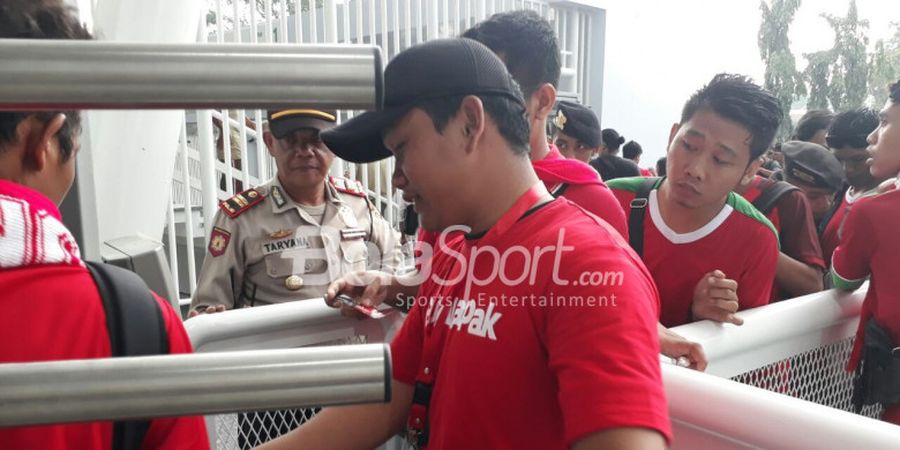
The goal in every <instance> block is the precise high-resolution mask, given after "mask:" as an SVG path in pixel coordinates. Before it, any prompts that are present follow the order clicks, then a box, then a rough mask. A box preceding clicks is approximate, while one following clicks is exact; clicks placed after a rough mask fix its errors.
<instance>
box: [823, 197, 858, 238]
mask: <svg viewBox="0 0 900 450" xmlns="http://www.w3.org/2000/svg"><path fill="white" fill-rule="evenodd" d="M849 189H850V185H845V186H844V188H843V189H840V190H838V191H837V193H836V194H834V201H833V202H831V208H828V211H825V215H823V216H822V220H820V221H819V224H818V226H816V231H817V232H818V233H819V237H820V238H821V237H822V235H823V234H825V228H827V227H828V222H831V218H832V217H834V214H835V213H837V210H838V209H839V208H840V207H841V203H843V202H844V196H845V195H846V194H847V190H849ZM844 217H847V216H846V215H844Z"/></svg>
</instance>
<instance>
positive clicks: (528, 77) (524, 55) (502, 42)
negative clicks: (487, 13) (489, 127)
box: [462, 10, 562, 100]
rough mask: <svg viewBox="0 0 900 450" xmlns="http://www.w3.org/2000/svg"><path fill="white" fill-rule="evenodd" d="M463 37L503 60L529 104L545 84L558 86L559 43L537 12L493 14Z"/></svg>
mask: <svg viewBox="0 0 900 450" xmlns="http://www.w3.org/2000/svg"><path fill="white" fill-rule="evenodd" d="M462 37H464V38H469V39H474V40H476V41H478V42H481V43H482V44H484V45H486V46H487V47H488V48H490V49H491V50H493V52H494V53H496V54H497V55H498V56H500V59H502V60H503V62H504V63H505V64H506V68H507V69H508V70H509V73H510V74H511V75H512V76H513V78H515V79H516V81H517V82H518V83H519V86H521V88H522V93H523V94H525V99H526V100H527V99H528V98H530V97H531V95H532V94H534V92H535V91H537V90H538V88H539V87H540V86H541V85H542V84H544V83H550V84H552V85H553V87H557V86H558V85H559V75H560V70H561V66H562V63H561V61H560V52H559V41H558V40H557V39H556V33H555V32H554V31H553V26H551V25H550V22H547V20H545V19H544V18H543V17H541V16H540V15H538V13H536V12H534V11H531V10H518V11H510V12H504V13H498V14H494V15H493V16H491V17H489V18H488V19H487V20H484V21H482V22H479V23H477V24H475V26H473V27H472V28H469V29H468V30H466V31H465V32H464V33H463V34H462Z"/></svg>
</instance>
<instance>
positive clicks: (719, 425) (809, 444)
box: [663, 364, 900, 450]
mask: <svg viewBox="0 0 900 450" xmlns="http://www.w3.org/2000/svg"><path fill="white" fill-rule="evenodd" d="M663 380H664V382H665V385H666V396H667V397H668V400H669V415H670V417H671V420H672V430H673V434H674V435H675V439H674V440H673V442H672V447H671V448H672V449H674V450H679V449H699V448H715V449H760V448H779V449H797V450H801V449H850V448H860V449H862V448H866V449H889V448H897V445H898V443H900V427H898V426H896V425H892V424H889V423H886V422H881V421H878V420H873V419H870V418H866V417H863V416H859V415H856V414H852V413H849V412H845V411H839V410H836V409H833V408H829V407H826V406H822V405H819V404H816V403H812V402H807V401H803V400H798V399H796V398H792V397H788V396H785V395H781V394H778V393H775V392H772V391H767V390H763V389H760V388H756V387H752V386H747V385H744V384H739V383H735V382H733V381H730V380H728V379H725V378H720V377H716V376H712V375H708V374H703V373H700V372H696V371H692V370H689V369H685V368H682V367H677V366H672V365H668V364H666V365H663Z"/></svg>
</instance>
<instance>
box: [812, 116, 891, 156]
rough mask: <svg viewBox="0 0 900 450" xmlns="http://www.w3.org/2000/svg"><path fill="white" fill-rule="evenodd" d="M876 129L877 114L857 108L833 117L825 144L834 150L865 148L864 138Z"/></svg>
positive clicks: (866, 143) (866, 144) (866, 145)
mask: <svg viewBox="0 0 900 450" xmlns="http://www.w3.org/2000/svg"><path fill="white" fill-rule="evenodd" d="M876 128H878V113H877V112H875V110H874V109H871V108H859V109H854V110H851V111H845V112H842V113H840V114H838V115H836V116H834V120H833V121H832V122H831V125H830V126H829V127H828V134H827V135H826V136H825V142H826V143H827V144H828V147H829V148H831V149H834V150H838V149H842V148H844V147H851V148H862V149H864V148H866V147H868V145H869V144H868V142H866V138H867V137H868V136H869V134H871V133H872V131H875V129H876Z"/></svg>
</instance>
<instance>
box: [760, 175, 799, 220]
mask: <svg viewBox="0 0 900 450" xmlns="http://www.w3.org/2000/svg"><path fill="white" fill-rule="evenodd" d="M798 190H800V188H798V187H797V186H794V185H792V184H790V183H787V182H785V181H776V182H775V184H773V185H771V186H769V188H768V189H766V190H764V191H763V192H762V193H761V194H760V195H759V197H757V198H756V200H753V206H754V207H755V208H756V209H758V210H759V212H761V213H763V215H764V216H768V215H769V213H770V212H772V209H773V208H775V204H776V203H778V200H781V197H783V196H784V195H785V194H787V193H789V192H793V191H798Z"/></svg>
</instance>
